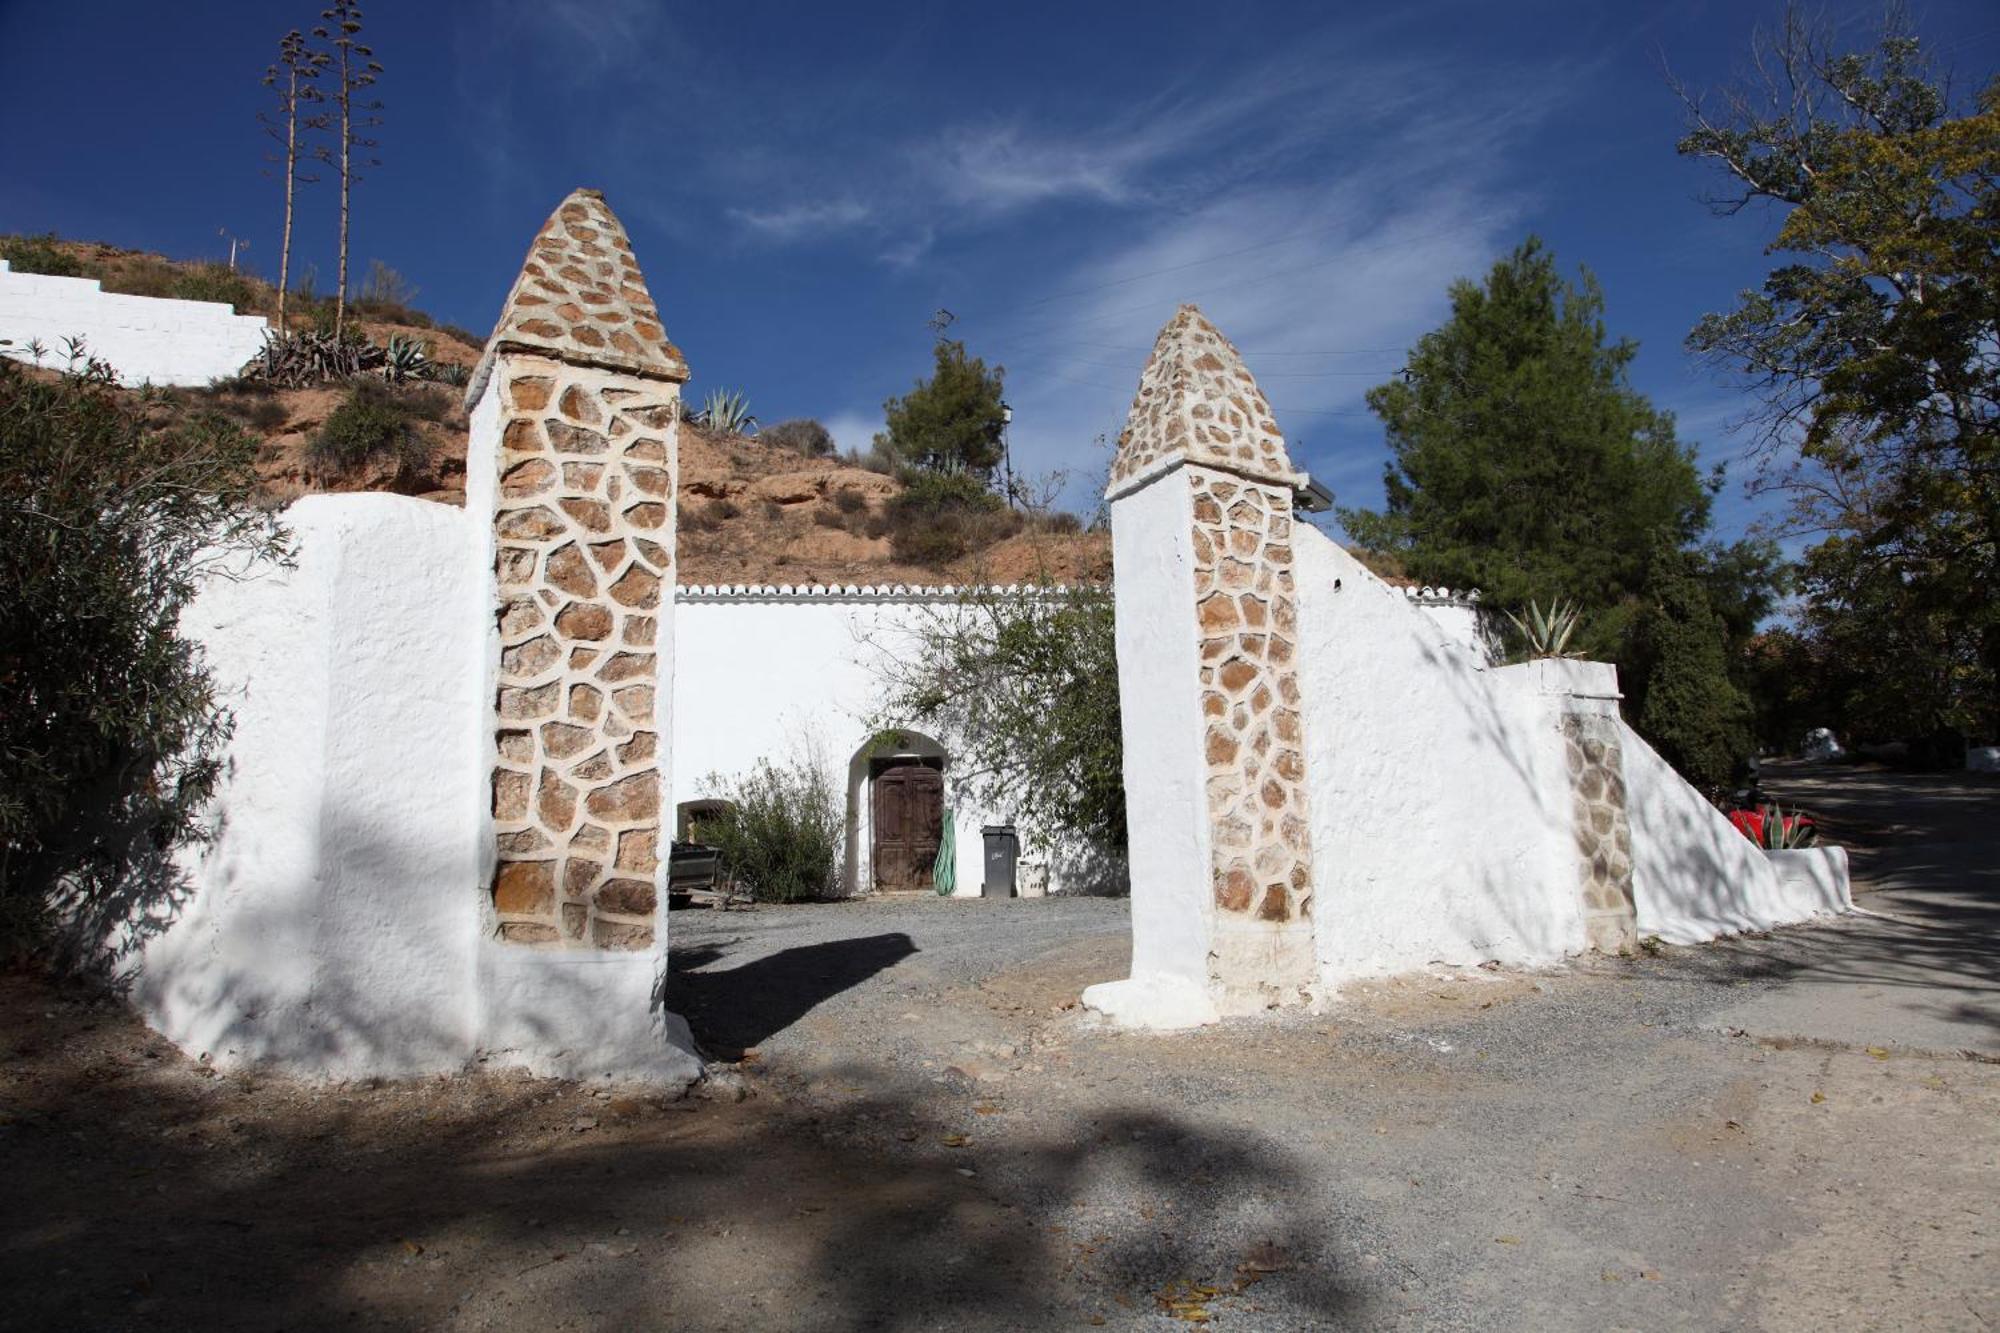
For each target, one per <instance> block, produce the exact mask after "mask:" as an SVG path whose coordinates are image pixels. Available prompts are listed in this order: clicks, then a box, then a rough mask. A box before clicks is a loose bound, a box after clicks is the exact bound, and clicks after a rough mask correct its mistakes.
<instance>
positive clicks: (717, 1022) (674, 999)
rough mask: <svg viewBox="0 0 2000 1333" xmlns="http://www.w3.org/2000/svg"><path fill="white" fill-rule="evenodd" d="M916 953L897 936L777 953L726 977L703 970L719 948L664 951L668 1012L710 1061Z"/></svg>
mask: <svg viewBox="0 0 2000 1333" xmlns="http://www.w3.org/2000/svg"><path fill="white" fill-rule="evenodd" d="M915 952H917V946H916V945H915V944H914V943H912V942H911V940H910V937H909V936H908V935H906V934H904V933H903V932H902V931H890V932H887V933H884V934H881V935H866V936H862V937H860V938H857V939H845V940H834V941H830V942H828V943H825V944H804V945H799V946H797V947H795V948H790V949H781V950H779V951H778V952H777V953H774V954H769V955H767V956H765V957H763V958H757V959H753V960H752V961H750V962H747V963H744V964H743V965H741V966H740V967H732V968H729V969H727V970H725V971H719V972H709V971H703V970H702V969H703V968H705V967H706V966H707V965H708V964H709V963H712V962H714V961H716V960H717V959H719V958H721V957H724V956H725V950H724V949H723V948H722V947H721V946H719V945H712V944H704V945H699V946H696V947H693V948H687V949H675V948H671V947H670V948H669V950H668V954H667V987H666V1002H667V1008H668V1009H669V1010H670V1011H672V1012H674V1013H677V1014H679V1015H680V1016H681V1017H683V1018H685V1019H686V1020H687V1022H688V1026H689V1027H690V1028H692V1029H693V1030H694V1035H695V1039H696V1040H697V1041H698V1042H700V1043H701V1047H702V1049H703V1050H704V1051H705V1052H707V1053H708V1054H709V1055H710V1056H711V1057H713V1058H716V1059H723V1060H729V1061H731V1062H732V1063H733V1062H734V1061H736V1060H740V1059H741V1058H742V1056H743V1052H744V1051H745V1050H748V1049H750V1048H752V1047H755V1046H756V1045H757V1044H758V1043H759V1042H761V1041H763V1040H764V1039H765V1038H767V1037H769V1036H771V1035H772V1034H773V1033H775V1032H781V1031H783V1030H784V1029H786V1028H788V1027H790V1026H791V1025H792V1024H793V1023H796V1022H797V1021H798V1020H799V1019H801V1018H803V1017H804V1016H805V1015H806V1014H807V1013H809V1012H811V1011H812V1010H813V1009H814V1008H816V1007H817V1006H818V1005H820V1004H821V1003H822V1002H824V1001H826V1000H828V999H831V998H832V997H833V996H835V995H838V994H840V993H841V992H842V991H844V990H849V989H851V988H853V987H855V986H858V985H860V984H861V983H862V982H864V981H866V980H868V979H869V978H870V977H872V976H874V975H875V974H876V973H878V972H883V971H886V970H887V969H889V968H892V967H894V966H895V965H896V964H897V963H900V962H902V961H903V960H904V959H905V958H908V957H909V956H910V955H912V954H914V953H915Z"/></svg>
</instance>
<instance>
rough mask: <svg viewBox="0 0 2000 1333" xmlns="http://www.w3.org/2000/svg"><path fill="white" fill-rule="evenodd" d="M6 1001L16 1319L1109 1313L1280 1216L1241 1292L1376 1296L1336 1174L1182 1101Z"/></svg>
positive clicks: (38, 996)
mask: <svg viewBox="0 0 2000 1333" xmlns="http://www.w3.org/2000/svg"><path fill="white" fill-rule="evenodd" d="M0 1007H4V1009H5V1010H6V1011H7V1014H6V1021H5V1027H4V1032H0V1039H4V1040H5V1041H6V1043H7V1046H8V1048H9V1052H10V1064H11V1066H12V1069H11V1072H12V1073H13V1074H14V1075H15V1077H14V1079H13V1080H12V1088H11V1089H10V1091H9V1092H8V1094H7V1097H6V1102H5V1104H4V1107H0V1109H4V1112H5V1114H4V1117H0V1119H4V1125H0V1171H4V1172H5V1173H6V1176H7V1179H8V1181H9V1187H8V1200H9V1207H8V1209H7V1211H8V1213H9V1215H10V1218H9V1223H8V1225H7V1227H6V1228H5V1240H4V1242H0V1282H4V1283H5V1284H6V1288H7V1290H8V1291H9V1293H10V1296H9V1300H8V1303H7V1308H6V1309H5V1310H4V1311H0V1327H8V1328H38V1329H39V1328H91V1329H121V1328H138V1327H148V1328H153V1327H201V1328H207V1329H236V1328H273V1327H323V1326H327V1325H330V1324H333V1323H344V1322H349V1321H357V1320H359V1321H364V1322H369V1323H371V1324H379V1325H387V1326H391V1327H426V1328H435V1327H463V1326H471V1327H503V1326H514V1325H521V1326H532V1325H560V1326H563V1327H605V1328H611V1327H616V1328H637V1327H669V1326H671V1327H676V1328H690V1329H701V1328H721V1327H731V1328H737V1327H753V1328H754V1327H774V1328H807V1329H855V1328H869V1329H902V1328H919V1327H921V1328H937V1327H951V1328H1039V1327H1050V1326H1056V1325H1073V1324H1077V1323H1080V1322H1084V1321H1086V1320H1089V1319H1090V1318H1091V1317H1092V1316H1102V1317H1104V1318H1105V1319H1107V1320H1108V1322H1109V1323H1110V1324H1111V1325H1113V1326H1121V1325H1131V1324H1135V1323H1140V1322H1150V1321H1151V1320H1152V1319H1153V1318H1154V1317H1156V1311H1155V1309H1154V1305H1153V1299H1152V1298H1153V1294H1154V1293H1155V1292H1157V1291H1158V1290H1160V1289H1161V1288H1162V1287H1164V1286H1165V1285H1166V1284H1168V1283H1169V1282H1172V1281H1176V1280H1186V1279H1189V1278H1195V1279H1199V1280H1202V1281H1205V1282H1209V1283H1211V1284H1215V1285H1221V1286H1225V1287H1226V1286H1227V1285H1228V1284H1229V1283H1230V1281H1231V1278H1232V1275H1233V1274H1235V1272H1236V1265H1238V1264H1239V1263H1241V1262H1242V1260H1243V1258H1244V1256H1245V1254H1246V1253H1249V1252H1250V1251H1251V1250H1252V1249H1253V1247H1255V1246H1256V1245H1257V1244H1258V1243H1259V1242H1264V1241H1269V1242H1272V1243H1274V1244H1275V1246H1277V1247H1279V1249H1280V1251H1281V1252H1282V1253H1283V1254H1285V1255H1286V1256H1287V1257H1288V1263H1287V1264H1286V1265H1284V1266H1283V1271H1280V1272H1277V1273H1274V1274H1272V1275H1271V1276H1270V1277H1269V1278H1268V1279H1266V1280H1265V1281H1263V1282H1261V1283H1259V1284H1258V1285H1257V1286H1256V1287H1255V1288H1254V1290H1252V1291H1250V1292H1247V1293H1245V1294H1244V1295H1242V1296H1237V1297H1232V1298H1229V1299H1233V1300H1236V1301H1238V1302H1243V1303H1246V1304H1244V1305H1241V1306H1239V1308H1247V1303H1248V1302H1250V1301H1252V1300H1255V1301H1256V1302H1258V1303H1259V1304H1261V1305H1262V1307H1263V1308H1265V1309H1281V1310H1284V1311H1285V1312H1287V1314H1288V1315H1289V1316H1290V1317H1291V1318H1292V1319H1294V1320H1298V1321H1301V1322H1303V1323H1305V1324H1307V1325H1313V1326H1323V1325H1326V1324H1331V1323H1336V1322H1343V1321H1345V1320H1347V1319H1349V1318H1351V1317H1353V1316H1354V1315H1355V1314H1356V1313H1357V1312H1358V1311H1359V1310H1360V1309H1361V1308H1362V1307H1361V1297H1360V1296H1359V1295H1358V1292H1357V1289H1356V1288H1355V1287H1354V1286H1352V1285H1350V1284H1349V1283H1348V1282H1347V1281H1345V1280H1344V1279H1343V1277H1342V1273H1343V1271H1344V1270H1347V1271H1351V1270H1349V1269H1348V1265H1349V1264H1350V1263H1351V1262H1352V1260H1353V1249H1354V1247H1353V1245H1352V1244H1350V1243H1347V1242H1346V1241H1344V1239H1343V1236H1342V1234H1341V1227H1340V1224H1339V1223H1338V1222H1337V1221H1336V1220H1335V1219H1336V1217H1337V1216H1338V1215H1339V1208H1340V1204H1339V1202H1338V1201H1337V1200H1335V1199H1332V1198H1329V1197H1327V1196H1326V1194H1325V1192H1324V1191H1323V1190H1321V1191H1314V1192H1313V1193H1311V1194H1304V1193H1302V1192H1300V1191H1299V1190H1297V1188H1296V1182H1297V1181H1298V1180H1299V1179H1301V1164H1300V1163H1298V1162H1296V1161H1293V1160H1291V1159H1290V1158H1289V1157H1288V1155H1287V1153H1286V1151H1285V1150H1283V1149H1281V1148H1280V1147H1278V1146H1277V1145H1275V1144H1272V1143H1270V1142H1268V1141H1267V1140H1265V1139H1263V1138H1262V1137H1261V1136H1258V1135H1256V1134H1254V1133H1249V1132H1231V1133H1229V1134H1227V1135H1226V1136H1225V1135H1221V1134H1217V1133H1213V1132H1210V1131H1209V1130H1206V1129H1202V1128H1197V1127H1195V1126H1194V1125H1193V1124H1192V1123H1190V1122H1188V1121H1185V1120H1182V1119H1180V1118H1177V1117H1175V1116H1173V1115H1167V1114H1161V1113H1158V1112H1154V1111H1149V1110H1144V1109H1136V1108H1135V1109H1120V1110H1115V1111H1103V1112H1099V1113H1097V1114H1095V1115H1094V1116H1092V1117H1091V1118H1088V1119H1086V1118H1083V1117H1080V1116H1052V1117H1048V1118H1046V1119H1044V1118H1039V1117H1038V1118H1034V1119H1029V1118H1027V1117H1025V1116H1020V1117H1016V1116H1006V1117H1005V1118H1004V1119H1002V1118H995V1117H993V1116H988V1115H980V1114H977V1113H976V1112H975V1109H974V1107H975V1103H974V1102H973V1101H972V1099H971V1098H970V1097H969V1096H958V1095H954V1094H951V1093H949V1092H939V1091H937V1090H934V1089H932V1090H925V1089H916V1090H912V1091H909V1092H898V1091H894V1090H883V1089H882V1088H881V1087H880V1086H879V1085H878V1086H877V1087H876V1088H873V1089H870V1090H869V1091H868V1092H867V1093H866V1094H864V1095H862V1096H859V1097H857V1098H855V1099H854V1100H851V1101H846V1102H843V1103H841V1104H839V1105H838V1106H837V1107H831V1106H827V1105H819V1106H814V1105H809V1104H806V1103H803V1102H800V1103H794V1102H791V1101H789V1100H786V1099H784V1098H782V1097H781V1096H779V1095H778V1094H777V1093H776V1092H775V1091H773V1092H768V1093H766V1094H765V1095H762V1096H758V1097H755V1098H753V1099H752V1100H751V1101H748V1102H744V1103H740V1104H739V1103H727V1104H718V1103H706V1104H701V1103H668V1102H664V1101H658V1100H655V1099H651V1098H646V1097H620V1098H614V1099H611V1100H600V1099H595V1098H592V1097H591V1096H590V1095H589V1094H588V1092H587V1091H586V1090H583V1089H579V1088H578V1087H576V1085H563V1084H555V1083H549V1082H545V1081H537V1080H528V1079H519V1078H511V1077H498V1076H468V1077H464V1078H460V1079H453V1080H447V1081H440V1080H426V1081H419V1082H411V1083H405V1084H391V1085H386V1086H382V1087H369V1086H357V1085H333V1086H321V1087H317V1088H314V1087H311V1086H309V1085H304V1084H299V1083H295V1082H291V1081H289V1080H284V1079H278V1078H274V1077H263V1076H257V1075H248V1076H236V1075H222V1076H205V1071H204V1070H203V1069H202V1068H201V1067H200V1066H198V1065H195V1064H193V1063H192V1062H189V1061H187V1060H185V1059H183V1058H181V1057H179V1056H177V1055H175V1054H173V1053H172V1052H171V1051H170V1050H169V1049H167V1048H165V1046H164V1043H162V1042H160V1040H159V1039H158V1038H155V1037H152V1036H150V1035H149V1034H146V1033H145V1032H143V1030H141V1029H139V1028H138V1027H137V1025H136V1024H135V1023H133V1021H132V1020H131V1019H130V1017H129V1015H126V1014H125V1013H124V1012H123V1011H122V1010H118V1009H115V1008H107V1007H105V1006H101V1005H100V1006H96V1007H94V1008H93V1007H89V1006H83V1005H71V1004H68V1003H65V1002H63V1001H61V1000H52V999H51V998H50V992H49V991H48V989H47V988H46V987H42V986H40V985H39V984H26V983H18V982H11V981H10V982H6V983H4V984H0ZM93 1029H96V1031H95V1032H93V1031H92V1030H93ZM107 1033H109V1036H108V1037H107V1035H106V1034H107ZM586 1122H588V1128H587V1129H585V1128H582V1127H583V1126H584V1125H585V1124H586ZM961 1136H962V1137H961Z"/></svg>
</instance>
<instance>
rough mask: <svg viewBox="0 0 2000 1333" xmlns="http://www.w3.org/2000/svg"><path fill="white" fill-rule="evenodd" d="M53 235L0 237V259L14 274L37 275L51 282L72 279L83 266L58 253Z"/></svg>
mask: <svg viewBox="0 0 2000 1333" xmlns="http://www.w3.org/2000/svg"><path fill="white" fill-rule="evenodd" d="M59 239H60V238H59V237H58V236H57V235H56V234H55V233H54V232H52V231H51V232H44V233H43V234H42V235H40V236H0V259H4V260H6V261H7V265H8V267H9V268H11V269H12V270H13V271H14V272H16V273H40V274H43V275H45V276H47V277H51V278H75V277H80V276H81V275H82V273H83V265H82V264H81V263H79V262H77V258H76V256H75V255H72V254H70V253H69V252H68V251H66V250H61V249H58V248H57V246H56V242H57V241H58V240H59Z"/></svg>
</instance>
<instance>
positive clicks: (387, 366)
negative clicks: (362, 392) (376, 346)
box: [382, 334, 431, 384]
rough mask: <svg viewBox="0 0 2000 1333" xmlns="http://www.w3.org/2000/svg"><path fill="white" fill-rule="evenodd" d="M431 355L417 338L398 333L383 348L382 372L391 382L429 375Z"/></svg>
mask: <svg viewBox="0 0 2000 1333" xmlns="http://www.w3.org/2000/svg"><path fill="white" fill-rule="evenodd" d="M430 361H431V359H430V356H429V355H428V354H427V353H426V352H425V351H424V345H423V344H422V343H420V342H418V341H417V340H416V339H415V338H405V337H403V336H401V335H400V334H398V335H397V336H395V337H392V338H390V339H389V345H388V346H387V347H385V348H383V349H382V374H383V376H384V378H386V379H387V380H388V381H389V382H390V383H391V384H403V383H406V382H408V381H410V380H415V379H426V378H428V377H429V370H430Z"/></svg>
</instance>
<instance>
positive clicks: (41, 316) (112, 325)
mask: <svg viewBox="0 0 2000 1333" xmlns="http://www.w3.org/2000/svg"><path fill="white" fill-rule="evenodd" d="M269 328H270V325H269V323H268V322H266V320H265V319H264V317H263V316H262V315H239V314H237V313H236V311H235V310H234V309H233V308H232V307H230V306H227V305H224V304H222V303H221V302H218V301H174V300H167V299H163V298H161V297H157V296H125V295H122V294H120V293H117V292H107V291H105V290H104V289H103V288H102V287H101V286H100V285H99V284H98V282H97V280H96V279H94V278H57V277H49V276H46V275H44V274H40V273H15V272H14V271H12V269H11V268H10V267H9V266H8V264H7V261H6V260H4V259H0V355H4V356H9V357H12V358H14V359H15V360H16V361H25V362H27V363H28V364H30V365H33V364H36V362H35V357H34V355H33V353H32V352H30V351H29V344H30V343H31V342H36V341H39V342H40V343H41V344H42V345H43V346H44V347H45V348H46V349H47V352H46V354H45V355H44V356H43V357H42V359H41V362H40V364H41V365H43V366H46V367H49V368H50V369H55V370H60V369H62V368H63V366H64V365H65V358H64V355H63V345H64V340H65V339H69V338H76V339H79V340H81V341H82V343H83V344H84V346H85V348H86V349H87V350H88V351H89V353H90V355H92V356H94V357H96V358H98V359H99V360H102V361H105V362H108V363H109V364H110V365H111V367H112V368H113V369H114V370H116V371H117V372H118V382H119V383H121V384H128V385H137V384H163V385H185V386H194V387H199V386H201V385H205V384H208V383H209V382H211V381H213V380H218V379H226V378H227V377H229V376H231V375H234V374H235V373H236V372H237V371H239V370H241V369H243V363H244V362H246V361H248V360H249V359H250V358H251V357H253V356H255V355H257V353H258V352H259V351H260V350H261V349H262V348H263V346H264V335H265V333H266V332H267V331H268V330H269Z"/></svg>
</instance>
